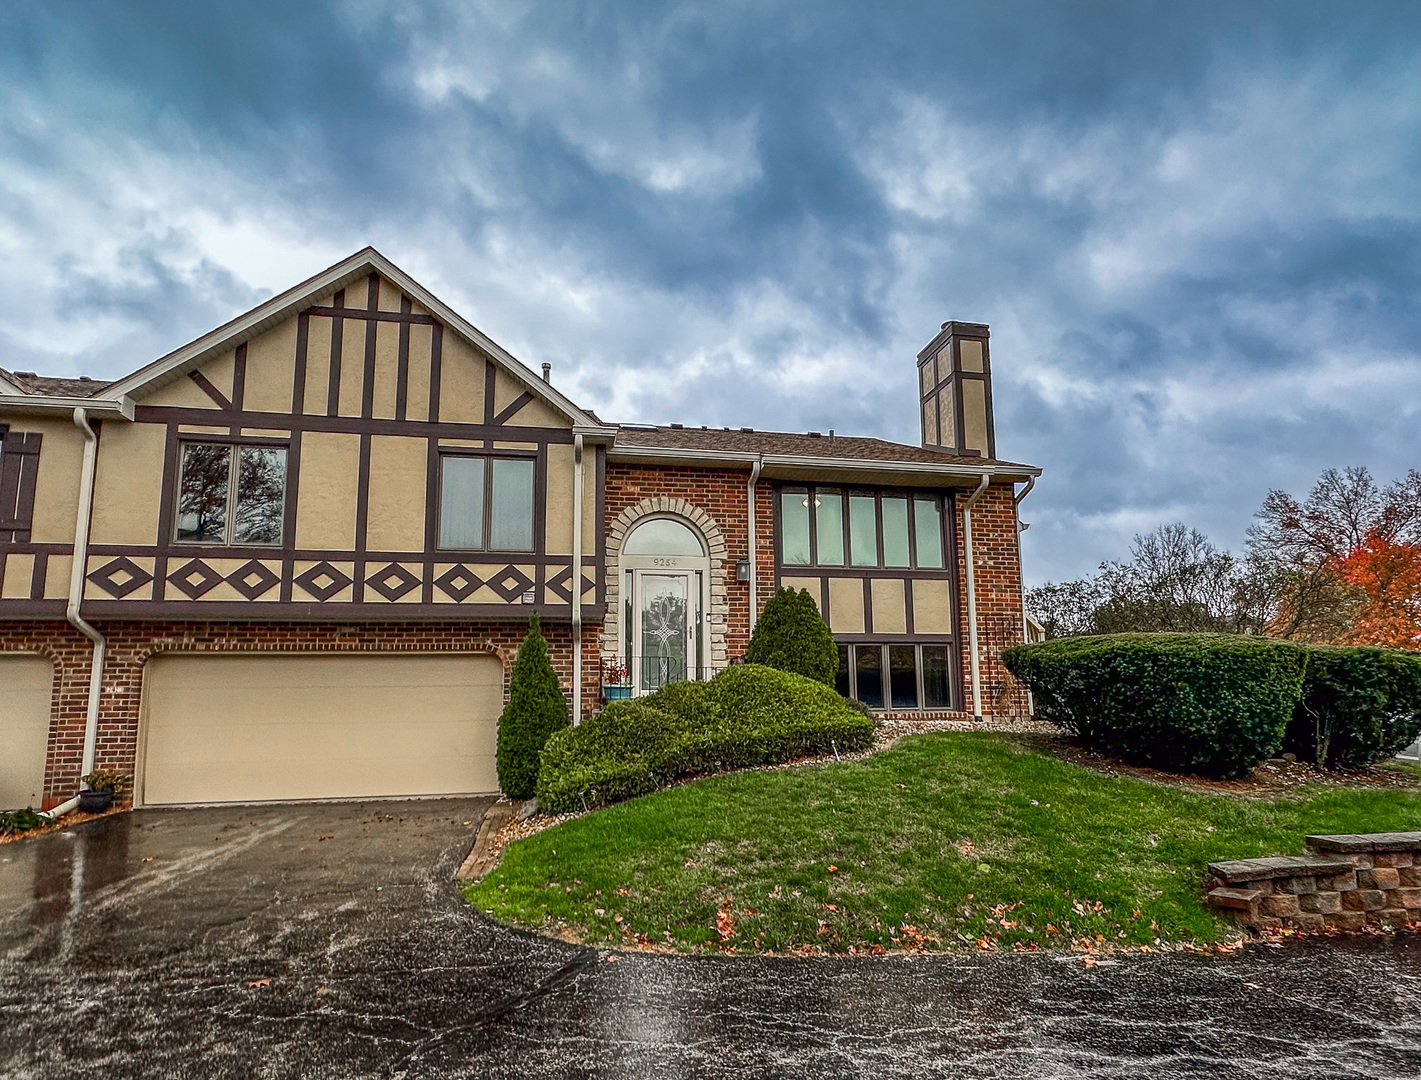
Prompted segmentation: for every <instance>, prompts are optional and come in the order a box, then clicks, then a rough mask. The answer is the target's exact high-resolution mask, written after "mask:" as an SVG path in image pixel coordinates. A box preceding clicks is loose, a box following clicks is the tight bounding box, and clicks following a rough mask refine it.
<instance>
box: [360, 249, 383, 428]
mask: <svg viewBox="0 0 1421 1080" xmlns="http://www.w3.org/2000/svg"><path fill="white" fill-rule="evenodd" d="M365 306H366V307H367V308H369V309H371V310H374V309H376V308H378V307H379V306H380V275H379V274H371V275H370V278H369V285H368V287H367V290H366V296H365ZM376 330H377V327H376V326H375V325H374V324H372V323H366V324H365V367H364V370H363V371H362V373H361V377H362V381H361V384H360V415H361V416H364V417H366V418H369V417H370V416H371V415H373V414H374V412H375V341H376V336H377V335H376Z"/></svg>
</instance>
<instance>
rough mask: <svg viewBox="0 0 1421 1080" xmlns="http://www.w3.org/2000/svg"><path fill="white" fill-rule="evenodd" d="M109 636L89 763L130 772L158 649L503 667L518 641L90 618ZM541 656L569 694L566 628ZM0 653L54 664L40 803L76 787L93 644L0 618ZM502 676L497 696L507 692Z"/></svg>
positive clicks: (591, 677) (436, 625) (400, 628)
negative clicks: (487, 658)
mask: <svg viewBox="0 0 1421 1080" xmlns="http://www.w3.org/2000/svg"><path fill="white" fill-rule="evenodd" d="M96 626H97V629H98V630H99V632H100V633H102V634H103V635H104V637H105V638H106V639H107V641H108V656H107V658H106V659H105V662H104V679H103V691H102V694H101V696H100V699H99V728H98V741H97V745H96V748H95V758H94V760H95V767H96V768H100V769H113V770H115V771H117V772H121V773H129V774H131V773H133V772H134V768H135V764H136V759H137V753H138V724H139V713H140V706H141V701H142V691H143V665H144V663H145V662H146V661H147V660H148V658H149V657H151V656H154V655H156V654H158V653H164V652H184V653H196V652H225V653H232V652H340V653H351V652H425V653H428V652H487V653H491V654H493V655H495V656H498V657H499V658H500V659H501V660H502V661H503V664H504V670H505V672H506V671H507V669H508V667H509V665H510V664H511V663H512V660H513V657H514V656H515V655H516V654H517V651H518V644H519V642H521V641H522V639H523V634H524V633H525V630H526V628H525V626H524V625H523V624H522V623H520V622H512V621H510V622H456V621H449V622H404V623H401V622H389V623H383V622H382V623H317V622H148V621H134V622H107V623H99V624H96ZM596 630H597V628H596V626H595V625H594V626H588V627H584V630H583V662H582V663H583V667H582V674H583V680H582V681H583V705H584V709H585V710H590V709H591V708H592V706H593V704H594V703H595V702H596V699H597V694H598V678H597V647H596V638H597V633H596ZM543 633H544V636H546V637H547V639H548V649H549V654H550V656H551V658H552V662H553V667H554V669H555V670H556V671H557V672H558V674H559V676H560V678H561V680H562V684H563V690H564V691H565V692H566V693H568V694H569V696H571V690H572V628H571V627H570V626H568V625H566V624H556V623H551V624H544V626H543ZM0 652H36V653H40V654H42V655H44V656H46V657H48V658H49V660H50V661H51V662H52V663H53V664H54V672H55V680H54V701H53V706H52V712H51V721H50V737H49V755H48V760H47V761H46V766H45V799H44V805H45V806H46V807H49V806H54V805H55V804H57V803H59V802H62V801H63V800H65V799H67V798H69V796H71V795H72V794H73V793H74V792H75V791H77V790H78V787H79V774H80V771H81V762H82V760H83V751H84V723H85V719H86V710H87V702H88V693H89V661H90V658H91V656H92V655H93V647H92V646H91V645H90V643H89V641H88V639H87V638H85V637H83V636H82V635H80V634H79V633H78V631H76V630H74V629H73V628H72V627H70V626H69V624H68V623H62V622H61V623H56V622H31V621H24V622H3V623H0ZM507 693H508V690H507V681H506V680H505V683H504V695H505V699H506V697H507Z"/></svg>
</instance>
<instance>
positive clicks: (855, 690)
mask: <svg viewBox="0 0 1421 1080" xmlns="http://www.w3.org/2000/svg"><path fill="white" fill-rule="evenodd" d="M952 649H953V646H951V645H915V644H912V643H902V644H892V645H876V644H867V645H840V646H839V670H838V673H837V674H836V676H835V679H834V687H835V689H837V690H838V691H839V693H841V694H843V695H844V696H845V697H852V698H857V699H858V700H859V701H862V702H863V703H864V704H865V705H868V706H870V707H871V708H875V709H882V708H890V709H950V708H952V668H951V663H952Z"/></svg>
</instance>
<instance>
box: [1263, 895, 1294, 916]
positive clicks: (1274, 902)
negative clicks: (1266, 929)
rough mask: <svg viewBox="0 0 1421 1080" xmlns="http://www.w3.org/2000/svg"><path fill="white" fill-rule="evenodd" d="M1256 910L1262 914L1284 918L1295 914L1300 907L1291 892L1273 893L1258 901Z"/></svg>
mask: <svg viewBox="0 0 1421 1080" xmlns="http://www.w3.org/2000/svg"><path fill="white" fill-rule="evenodd" d="M1258 910H1259V911H1261V912H1262V913H1263V914H1264V915H1274V916H1277V917H1278V918H1286V917H1288V916H1292V915H1297V914H1298V913H1299V911H1300V910H1301V908H1300V907H1299V905H1298V898H1297V897H1296V896H1293V895H1292V894H1291V893H1274V894H1273V895H1272V896H1265V897H1264V898H1263V899H1262V900H1261V901H1260V902H1259V905H1258Z"/></svg>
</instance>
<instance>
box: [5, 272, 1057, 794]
mask: <svg viewBox="0 0 1421 1080" xmlns="http://www.w3.org/2000/svg"><path fill="white" fill-rule="evenodd" d="M987 346H988V335H987V328H986V327H985V326H980V325H976V324H970V323H946V324H944V326H943V329H942V332H941V333H940V334H939V335H938V336H937V337H936V338H934V339H933V341H932V342H931V343H930V344H929V345H928V347H927V348H926V349H924V350H923V352H922V354H920V356H919V358H918V359H919V366H920V371H921V376H920V388H921V393H920V406H921V409H922V412H921V422H922V425H923V440H922V445H917V446H912V445H900V444H896V443H889V442H884V441H881V440H878V439H862V438H846V437H841V436H836V435H835V434H834V433H833V432H832V431H831V432H829V433H828V434H821V433H818V432H809V433H806V434H786V433H776V432H756V431H751V430H750V429H748V428H741V429H735V430H732V429H707V428H687V427H682V426H681V425H671V426H669V427H656V426H651V425H640V424H624V425H616V424H608V423H604V422H603V421H601V420H600V419H598V417H597V416H595V415H594V414H593V413H591V412H589V411H586V410H584V409H581V408H579V407H578V406H577V405H575V404H574V403H573V402H572V401H569V400H568V399H567V398H566V397H564V396H563V395H562V394H561V393H559V392H558V391H557V389H555V388H554V387H553V386H552V385H550V383H549V382H548V381H547V369H546V366H545V368H544V377H543V378H539V377H538V376H537V375H535V374H534V373H533V372H531V371H530V370H529V369H528V368H526V367H524V366H523V365H522V364H521V363H519V362H518V361H517V360H515V359H514V358H513V357H512V356H510V355H509V354H508V353H507V352H505V351H504V350H503V349H502V348H500V347H499V346H498V345H497V344H496V343H494V342H493V341H491V340H489V339H488V338H487V337H485V336H484V335H483V334H482V333H480V331H479V330H478V329H476V328H475V327H474V326H472V325H470V324H469V323H468V322H466V321H465V320H464V319H463V318H461V317H460V316H459V315H457V314H456V313H455V312H453V311H451V310H449V309H448V308H447V307H445V306H444V305H443V304H442V303H440V302H439V301H438V300H437V299H436V298H435V297H433V296H431V295H430V294H429V292H428V291H427V290H425V289H424V288H422V287H421V286H420V285H419V284H417V283H416V282H415V281H413V280H412V279H410V278H409V277H408V276H407V275H405V274H404V273H403V272H402V271H400V270H399V269H398V268H397V267H395V266H393V265H392V264H391V263H390V262H389V261H387V260H386V259H385V258H383V257H382V256H381V255H380V254H378V253H377V252H375V251H374V250H372V249H368V248H367V249H366V250H364V251H362V252H359V253H358V254H356V255H353V256H352V257H351V258H349V259H347V260H345V261H344V262H342V263H340V264H339V265H337V266H334V267H332V268H331V269H329V270H327V271H326V272H324V273H322V274H320V275H318V276H317V277H315V278H312V279H311V280H310V281H307V282H305V283H303V284H301V285H299V286H297V287H296V288H294V289H292V290H290V291H289V292H286V293H283V294H282V295H280V296H278V297H276V298H274V299H273V300H271V301H269V302H267V303H265V304H262V305H261V306H260V307H258V308H256V309H254V310H253V311H250V312H248V313H247V314H245V315H243V316H241V317H239V318H237V319H234V320H233V321H232V322H230V323H228V324H226V325H225V326H222V327H220V328H218V329H216V330H214V331H212V332H211V333H209V334H206V335H204V336H203V337H201V338H199V339H198V340H197V341H194V342H192V343H191V344H189V345H186V346H184V347H182V348H181V349H178V350H177V351H175V352H173V353H170V354H169V355H167V356H165V357H163V358H161V359H159V360H156V361H154V362H153V363H151V364H149V365H148V366H146V367H144V368H142V369H140V370H138V371H136V372H134V373H133V374H131V375H128V376H126V377H124V378H122V379H119V380H118V381H116V382H113V383H107V384H104V383H98V382H93V381H90V380H86V379H77V380H76V379H49V378H42V377H39V376H37V375H32V374H25V373H6V372H0V742H3V744H4V745H5V747H6V753H5V755H4V759H3V761H0V805H7V804H9V805H24V804H25V803H27V802H28V803H41V802H42V803H43V804H44V805H46V806H52V805H54V804H56V803H58V802H60V801H62V800H64V799H67V798H68V797H70V796H71V795H72V794H73V793H74V792H75V790H76V789H77V788H78V786H79V783H80V780H79V778H80V776H81V774H83V773H84V772H85V771H86V770H88V769H89V768H90V767H91V766H93V765H97V766H99V767H102V768H111V769H115V770H118V771H119V772H122V773H130V774H132V775H133V777H134V796H135V802H137V803H140V804H150V805H156V804H184V803H203V802H226V801H257V800H268V799H300V798H335V797H350V796H379V795H433V794H447V793H456V792H478V791H493V790H496V789H497V786H498V783H497V777H496V773H495V769H494V745H495V737H496V727H497V719H498V715H499V712H500V711H501V709H502V706H503V702H504V697H505V694H506V685H507V671H508V665H509V661H510V659H511V657H512V655H513V653H514V651H515V650H516V648H517V645H518V643H519V641H520V640H521V638H522V636H523V633H524V631H525V627H526V623H527V618H528V615H529V613H530V612H532V611H537V612H538V613H539V615H540V616H541V618H542V622H543V627H544V631H545V633H546V635H547V637H548V641H549V644H550V648H551V653H552V657H553V662H554V664H555V666H556V668H557V670H558V672H559V675H560V677H561V678H562V681H563V684H564V687H565V688H566V689H567V691H568V695H569V698H570V700H571V701H572V702H573V704H574V709H575V710H576V714H577V715H579V716H585V715H587V714H588V713H590V711H591V710H592V709H594V708H595V707H597V705H598V702H599V700H600V698H601V696H602V691H601V686H602V683H603V682H604V681H607V680H608V679H610V680H612V681H616V669H617V668H618V667H619V666H624V667H626V668H628V669H629V672H628V676H627V679H626V680H625V681H627V682H630V683H631V684H632V685H633V692H638V693H639V692H644V691H646V690H649V689H654V688H655V687H656V686H658V685H660V684H661V683H663V682H665V681H668V680H674V679H682V678H704V677H709V676H710V675H711V674H712V673H713V672H714V671H716V670H718V669H719V668H721V667H723V666H724V665H726V664H727V663H730V662H733V661H734V660H735V659H736V658H738V657H739V656H741V655H742V654H743V653H744V651H745V648H746V646H747V644H748V641H749V635H750V631H751V627H752V623H753V620H754V614H753V613H756V612H758V611H759V610H761V609H762V608H763V606H764V604H765V602H766V601H767V600H768V599H769V597H770V595H771V593H772V591H773V590H774V589H775V587H776V586H777V585H790V586H793V587H795V588H805V589H808V590H809V591H810V593H811V594H812V595H813V596H814V597H815V599H816V600H817V601H818V603H819V605H820V608H821V610H822V611H824V612H825V614H826V617H827V619H828V621H829V624H830V626H831V627H832V629H833V631H834V635H835V638H836V639H837V641H838V642H839V643H840V644H839V648H840V662H841V669H842V670H841V672H840V678H839V685H840V689H842V690H843V691H844V692H846V693H849V694H854V695H857V696H858V697H860V698H861V699H863V700H864V701H866V702H868V703H869V704H870V705H872V706H874V707H875V708H883V709H887V710H892V711H895V712H903V713H908V714H912V715H931V714H934V713H943V712H962V711H966V712H976V713H990V712H998V713H1000V712H1019V711H1022V705H1021V703H1020V701H1018V700H1017V698H1016V696H1015V692H1014V691H1012V690H1011V689H1010V684H1009V683H1007V682H1005V681H1003V680H1001V678H1000V669H999V667H998V666H996V663H995V659H994V657H995V654H996V651H997V650H999V649H1000V648H1001V647H1002V646H1003V645H1004V644H1008V643H1012V642H1016V641H1020V640H1021V637H1022V629H1023V622H1022V610H1021V578H1020V571H1019V561H1018V546H1017V540H1018V534H1017V518H1016V507H1015V503H1014V493H1015V492H1016V487H1015V485H1016V484H1018V483H1023V482H1024V483H1026V484H1027V485H1028V486H1029V485H1030V483H1032V482H1034V477H1035V476H1037V475H1039V472H1040V470H1038V469H1035V468H1031V467H1028V466H1023V465H1013V464H1010V463H1007V462H1001V461H997V460H996V459H995V432H994V428H993V421H992V408H991V381H990V380H991V367H990V360H989V356H988V348H987ZM906 406H907V403H905V412H906ZM1023 494H1024V491H1023ZM974 499H975V500H976V501H975V506H974V508H973V509H972V511H971V513H970V514H968V513H967V512H966V509H967V506H968V504H969V503H971V502H972V501H973V500H974ZM969 528H970V530H971V537H972V540H971V544H972V546H973V550H974V551H975V558H974V559H973V561H972V564H971V569H970V570H969V568H968V564H967V562H966V560H965V557H964V551H965V550H966V548H967V546H968V543H969V541H968V530H969ZM969 579H970V580H971V581H972V583H973V585H974V588H975V595H974V596H973V597H972V598H971V599H969V595H968V592H967V583H968V581H969ZM974 644H975V645H976V649H975V650H974V648H973V646H974ZM96 656H98V657H100V658H101V663H100V665H99V667H98V669H97V671H96V670H95V669H94V664H93V660H94V658H95V657H96ZM974 658H975V659H974ZM974 669H977V670H978V674H977V679H976V681H975V683H974V681H973V672H974Z"/></svg>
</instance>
